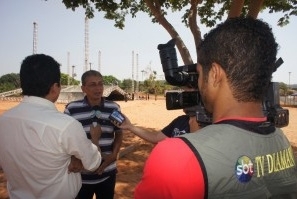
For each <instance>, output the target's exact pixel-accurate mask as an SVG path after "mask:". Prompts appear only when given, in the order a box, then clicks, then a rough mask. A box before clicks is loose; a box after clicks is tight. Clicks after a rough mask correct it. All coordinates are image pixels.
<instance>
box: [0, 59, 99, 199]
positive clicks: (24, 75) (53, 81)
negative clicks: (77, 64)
mask: <svg viewBox="0 0 297 199" xmlns="http://www.w3.org/2000/svg"><path fill="white" fill-rule="evenodd" d="M60 78H61V73H60V64H59V63H57V61H55V60H54V59H53V58H52V57H50V56H47V55H43V54H36V55H31V56H28V57H26V58H25V59H24V60H23V62H22V64H21V69H20V80H21V88H22V91H23V95H24V98H23V100H22V101H21V102H20V104H19V105H17V106H16V107H14V108H12V109H10V110H8V111H6V112H5V113H4V114H3V115H2V116H1V117H0V126H1V130H0V167H1V166H2V168H3V171H4V173H5V176H6V178H7V190H8V193H9V197H10V198H11V199H27V198H40V199H41V198H44V199H45V198H46V199H57V198H63V199H73V198H75V196H76V195H77V193H78V191H79V189H80V187H81V176H80V173H73V172H79V171H80V170H81V169H82V166H83V167H84V169H86V170H89V171H95V170H96V169H97V168H98V167H99V165H100V162H101V155H100V153H99V152H98V150H97V147H96V146H95V145H94V144H92V143H91V142H90V141H89V140H88V139H87V138H86V136H85V135H84V134H83V133H84V129H83V128H82V126H81V124H80V123H79V122H77V121H76V120H75V119H73V118H72V117H69V116H67V115H65V114H63V113H61V112H59V111H58V110H57V108H56V106H55V104H54V103H55V101H56V100H57V99H58V97H59V94H60V91H61V85H60V80H61V79H60ZM71 157H76V158H77V159H80V160H81V162H82V165H80V164H77V162H75V161H72V160H73V159H72V158H71Z"/></svg>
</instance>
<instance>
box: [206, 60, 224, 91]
mask: <svg viewBox="0 0 297 199" xmlns="http://www.w3.org/2000/svg"><path fill="white" fill-rule="evenodd" d="M224 74H225V72H224V70H223V69H222V67H221V65H220V64H218V63H216V62H214V63H212V64H211V69H210V73H209V75H210V76H209V78H210V82H211V83H212V85H213V86H214V87H217V86H218V85H219V84H220V83H221V81H222V80H223V77H224Z"/></svg>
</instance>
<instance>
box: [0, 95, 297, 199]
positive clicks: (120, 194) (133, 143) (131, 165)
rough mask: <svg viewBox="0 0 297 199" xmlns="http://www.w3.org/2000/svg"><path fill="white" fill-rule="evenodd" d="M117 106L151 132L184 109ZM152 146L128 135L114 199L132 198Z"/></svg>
mask: <svg viewBox="0 0 297 199" xmlns="http://www.w3.org/2000/svg"><path fill="white" fill-rule="evenodd" d="M117 103H118V104H119V105H120V106H121V109H122V112H123V113H124V114H126V115H127V116H128V117H129V118H130V120H131V121H132V122H133V123H134V124H135V125H137V126H141V127H144V128H147V129H148V130H149V131H151V132H155V131H159V130H160V129H162V128H163V127H164V126H166V125H167V124H168V123H169V122H171V121H172V120H173V119H174V118H175V117H177V116H178V115H180V114H182V113H183V112H182V110H171V111H167V110H166V106H165V100H164V99H158V100H156V101H155V100H149V101H146V100H137V101H128V102H122V101H120V102H117ZM17 104H18V103H17V102H4V101H0V115H1V114H2V113H3V112H4V111H6V110H8V109H9V108H11V107H14V106H15V105H17ZM64 106H65V105H64V104H57V108H58V109H59V110H60V111H63V110H64ZM288 109H289V111H290V124H289V126H287V127H285V128H283V130H284V132H285V134H286V135H287V137H288V139H289V140H290V141H291V143H292V144H293V145H294V146H295V147H297V130H296V129H297V122H296V118H297V108H288ZM153 146H154V145H153V144H150V143H147V142H145V141H143V140H141V139H140V138H138V137H136V136H134V135H133V134H132V133H130V132H125V134H124V141H123V145H122V150H121V156H120V158H119V160H118V170H119V172H118V175H117V183H116V190H115V192H116V194H115V199H130V198H133V191H134V188H135V186H136V184H137V183H138V182H139V180H140V178H141V175H142V169H143V165H144V162H145V160H146V158H147V156H148V155H149V153H150V151H151V149H152V148H153ZM7 198H8V194H7V192H6V180H5V176H4V174H3V172H2V171H0V199H7Z"/></svg>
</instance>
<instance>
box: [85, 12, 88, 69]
mask: <svg viewBox="0 0 297 199" xmlns="http://www.w3.org/2000/svg"><path fill="white" fill-rule="evenodd" d="M88 64H89V19H88V17H87V16H85V70H84V72H86V71H87V70H88Z"/></svg>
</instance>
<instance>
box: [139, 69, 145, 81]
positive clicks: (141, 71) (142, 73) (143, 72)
mask: <svg viewBox="0 0 297 199" xmlns="http://www.w3.org/2000/svg"><path fill="white" fill-rule="evenodd" d="M140 72H141V74H142V81H143V73H144V72H145V71H144V70H142V71H140Z"/></svg>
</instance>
